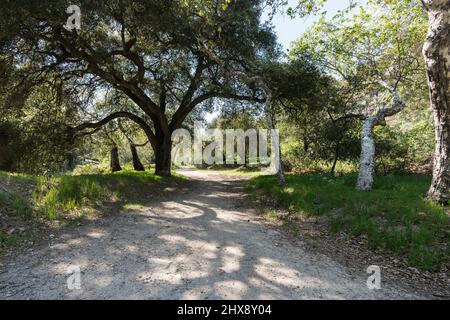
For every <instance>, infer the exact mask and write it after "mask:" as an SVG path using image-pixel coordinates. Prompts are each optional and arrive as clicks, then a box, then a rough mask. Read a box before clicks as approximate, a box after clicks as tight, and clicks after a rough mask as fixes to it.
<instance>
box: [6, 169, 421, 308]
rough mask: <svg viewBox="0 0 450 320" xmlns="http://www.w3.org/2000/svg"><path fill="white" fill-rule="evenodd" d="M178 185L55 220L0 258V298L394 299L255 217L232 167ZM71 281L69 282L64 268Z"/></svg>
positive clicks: (394, 291) (396, 292)
mask: <svg viewBox="0 0 450 320" xmlns="http://www.w3.org/2000/svg"><path fill="white" fill-rule="evenodd" d="M183 174H185V175H188V176H189V177H190V178H191V181H190V182H189V183H188V188H186V189H185V190H184V191H182V192H172V193H170V192H169V193H168V194H167V195H165V196H164V199H162V201H160V202H158V203H157V204H155V205H154V206H149V207H141V208H136V209H134V210H123V212H120V214H114V215H111V216H108V217H105V218H102V219H98V220H95V221H92V222H88V223H86V224H84V225H82V226H80V227H77V228H74V227H72V228H65V229H64V230H62V231H61V233H59V234H55V236H54V237H53V238H52V239H51V240H48V241H44V242H43V243H41V244H39V245H38V246H36V247H34V248H33V249H32V251H31V249H28V250H25V251H23V252H22V253H19V254H17V255H16V256H13V257H9V258H8V259H7V260H6V261H5V262H4V265H2V266H0V299H396V298H406V299H414V298H420V297H417V296H415V295H414V294H410V293H408V292H407V291H404V290H401V289H399V288H384V287H383V288H382V289H381V290H375V291H374V290H369V289H368V288H367V286H366V281H367V277H368V275H367V274H366V270H361V272H360V273H358V274H350V273H349V272H348V271H347V269H345V268H344V267H343V266H341V265H339V264H338V263H336V262H334V261H333V260H331V259H330V258H328V257H326V256H324V255H320V254H317V253H314V252H308V251H307V250H306V249H305V247H304V245H303V244H302V243H301V242H295V243H294V242H292V240H289V239H288V238H287V237H286V236H284V235H283V234H282V233H280V232H278V231H276V230H273V229H271V228H269V227H267V226H266V225H264V224H263V223H261V222H258V219H257V218H256V216H255V214H256V212H254V210H252V209H249V208H248V206H249V203H248V201H246V200H245V199H244V198H245V196H244V192H243V183H242V180H240V178H239V177H238V176H224V175H221V174H217V173H205V172H197V171H186V172H183ZM71 266H72V267H73V266H75V267H79V268H80V270H81V288H80V289H79V290H69V289H68V287H67V279H68V277H69V276H70V274H68V273H67V271H68V268H70V267H71Z"/></svg>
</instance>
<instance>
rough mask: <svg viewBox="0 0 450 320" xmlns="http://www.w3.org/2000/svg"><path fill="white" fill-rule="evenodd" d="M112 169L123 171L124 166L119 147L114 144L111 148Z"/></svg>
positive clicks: (113, 170)
mask: <svg viewBox="0 0 450 320" xmlns="http://www.w3.org/2000/svg"><path fill="white" fill-rule="evenodd" d="M110 166H111V171H112V172H116V171H121V170H122V167H121V166H120V160H119V148H118V147H117V146H116V145H114V146H113V147H112V148H111V163H110Z"/></svg>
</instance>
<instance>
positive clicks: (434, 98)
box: [423, 0, 450, 204]
mask: <svg viewBox="0 0 450 320" xmlns="http://www.w3.org/2000/svg"><path fill="white" fill-rule="evenodd" d="M424 5H425V7H426V8H427V10H428V15H429V29H428V35H427V38H426V41H425V45H424V50H423V52H424V57H425V64H426V69H427V75H428V84H429V89H430V100H431V109H432V110H433V118H434V127H435V137H436V145H435V154H434V167H433V179H432V182H431V187H430V190H429V191H428V197H430V198H431V199H434V200H436V201H438V202H439V203H445V204H446V203H448V201H449V199H450V193H449V187H450V172H449V170H450V154H449V152H450V119H449V116H450V110H449V108H450V101H449V97H450V89H449V84H450V81H449V72H450V70H449V69H450V67H449V64H450V54H449V47H450V12H449V11H450V2H449V1H448V0H424Z"/></svg>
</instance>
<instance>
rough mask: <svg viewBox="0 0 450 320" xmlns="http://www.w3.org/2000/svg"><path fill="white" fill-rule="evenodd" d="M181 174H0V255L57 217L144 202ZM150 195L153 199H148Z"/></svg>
mask: <svg viewBox="0 0 450 320" xmlns="http://www.w3.org/2000/svg"><path fill="white" fill-rule="evenodd" d="M182 179H183V177H182V176H180V175H177V174H175V175H174V176H173V177H171V178H162V177H159V176H156V175H154V174H153V173H152V172H148V171H147V172H136V171H131V170H124V171H121V172H116V173H108V174H91V175H73V176H72V175H62V176H58V177H41V176H27V175H19V174H13V173H6V172H0V253H1V251H2V248H3V249H5V248H8V247H11V246H13V245H14V244H16V243H18V242H21V241H26V240H31V239H33V238H34V236H35V235H36V234H37V233H39V229H41V228H42V227H43V225H45V224H51V223H52V222H53V221H55V220H58V221H63V222H69V223H70V222H72V221H77V220H79V219H81V218H85V217H88V216H92V215H96V214H102V213H104V211H110V210H103V209H104V208H105V207H108V208H111V206H118V207H119V209H120V208H123V207H125V206H126V205H127V204H129V203H136V202H139V201H146V200H148V199H149V196H151V195H152V194H154V193H155V192H157V191H161V190H163V188H164V187H166V186H169V185H173V184H177V183H178V181H180V180H182ZM150 198H151V197H150Z"/></svg>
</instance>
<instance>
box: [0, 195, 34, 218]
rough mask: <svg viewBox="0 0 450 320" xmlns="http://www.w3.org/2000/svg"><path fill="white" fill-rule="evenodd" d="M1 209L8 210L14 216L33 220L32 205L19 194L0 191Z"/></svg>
mask: <svg viewBox="0 0 450 320" xmlns="http://www.w3.org/2000/svg"><path fill="white" fill-rule="evenodd" d="M0 207H6V208H8V209H9V210H10V211H11V212H12V213H13V214H14V215H16V216H21V217H24V218H31V216H32V212H33V210H32V208H31V207H30V204H29V203H28V202H27V201H26V200H25V199H24V198H23V197H22V196H21V195H20V194H18V193H15V192H2V191H0Z"/></svg>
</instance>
